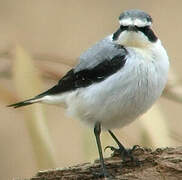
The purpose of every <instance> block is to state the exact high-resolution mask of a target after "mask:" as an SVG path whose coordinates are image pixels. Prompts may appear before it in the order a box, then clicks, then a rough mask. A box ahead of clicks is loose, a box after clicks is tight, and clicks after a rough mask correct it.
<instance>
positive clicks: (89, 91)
mask: <svg viewBox="0 0 182 180" xmlns="http://www.w3.org/2000/svg"><path fill="white" fill-rule="evenodd" d="M152 24H153V20H152V17H151V16H150V15H149V14H148V13H146V12H145V11H143V10H138V9H130V10H126V11H123V12H122V13H121V14H120V16H119V27H118V29H116V31H115V32H114V33H112V34H110V35H108V36H106V37H105V38H104V39H102V40H100V41H98V42H97V43H96V44H95V45H93V46H92V47H90V48H89V49H88V50H86V51H85V52H83V53H82V54H81V55H80V57H79V58H78V64H77V65H76V66H75V67H73V68H72V69H71V70H69V71H68V72H67V73H66V74H65V75H64V76H63V77H62V78H61V79H60V80H59V81H58V83H57V84H56V85H55V86H53V87H52V88H50V89H48V90H47V91H45V92H43V93H41V94H39V95H36V96H35V97H33V98H31V99H28V100H25V101H21V102H18V103H15V104H11V105H9V107H14V108H19V107H22V106H27V105H30V104H34V103H47V104H56V105H61V104H64V105H65V107H66V110H67V112H68V114H69V115H70V116H71V117H73V118H76V119H79V120H81V121H82V122H83V123H86V124H88V125H89V126H90V128H93V132H94V134H95V138H96V144H97V148H98V153H99V158H100V164H101V174H102V175H103V176H104V177H108V176H110V173H109V172H108V170H107V168H106V165H105V162H104V157H103V150H102V145H101V138H100V135H101V131H102V130H104V131H107V132H108V133H109V134H110V135H111V137H112V138H113V139H114V141H115V142H116V143H117V145H118V149H117V150H118V152H120V154H121V155H122V157H123V159H124V158H125V157H130V155H131V150H132V149H130V151H129V150H128V149H126V148H125V147H124V146H123V145H122V143H121V142H120V141H119V140H118V139H117V138H116V136H115V135H114V133H113V132H112V131H111V130H112V129H115V128H122V127H124V126H126V125H128V124H129V123H131V122H133V121H134V120H135V119H138V118H139V117H140V116H141V115H142V114H144V113H145V112H146V111H147V110H148V109H150V107H151V106H152V105H153V104H154V103H155V102H156V100H157V99H158V98H159V97H160V96H161V94H162V91H163V90H164V88H165V85H166V82H167V78H168V70H169V58H168V55H167V52H166V50H165V48H164V47H163V45H162V43H161V41H160V39H159V38H158V37H157V35H156V33H155V32H154V30H153V29H152ZM134 147H135V146H134ZM106 148H111V149H116V148H114V147H112V146H108V147H106ZM131 157H132V156H131Z"/></svg>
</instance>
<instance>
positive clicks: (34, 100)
mask: <svg viewBox="0 0 182 180" xmlns="http://www.w3.org/2000/svg"><path fill="white" fill-rule="evenodd" d="M39 101H40V99H37V98H36V97H35V98H32V99H28V100H25V101H21V102H18V103H15V104H10V105H8V106H7V107H14V108H19V107H22V106H27V105H30V104H33V103H36V102H39Z"/></svg>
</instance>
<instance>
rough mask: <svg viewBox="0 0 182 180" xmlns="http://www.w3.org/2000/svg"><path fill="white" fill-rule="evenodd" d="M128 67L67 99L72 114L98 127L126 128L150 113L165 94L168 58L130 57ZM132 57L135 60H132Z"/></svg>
mask: <svg viewBox="0 0 182 180" xmlns="http://www.w3.org/2000/svg"><path fill="white" fill-rule="evenodd" d="M129 59H130V60H128V61H127V62H126V64H125V66H124V67H123V68H122V69H121V70H120V71H118V72H117V73H115V74H113V75H112V76H110V77H109V78H107V79H106V80H104V81H103V82H100V83H97V84H93V85H91V86H89V87H87V88H81V89H78V90H76V91H75V92H72V93H70V94H69V96H68V97H67V98H66V104H67V106H68V113H69V114H70V115H71V116H73V117H76V118H79V119H81V120H82V121H84V122H85V123H88V124H90V125H91V126H94V124H95V122H101V124H102V126H103V127H104V128H106V129H111V128H119V127H122V126H124V125H126V124H128V123H130V122H132V121H133V120H135V119H136V118H137V117H138V116H140V115H141V114H143V113H144V112H146V111H147V110H148V109H149V108H150V107H151V106H152V104H153V103H154V102H155V101H156V100H157V99H158V97H159V96H160V95H161V93H162V91H163V89H164V86H165V83H166V81H167V72H168V61H155V62H152V61H151V62H147V63H146V61H142V60H141V59H137V58H135V60H134V61H135V62H133V59H134V58H129ZM131 60H132V61H131Z"/></svg>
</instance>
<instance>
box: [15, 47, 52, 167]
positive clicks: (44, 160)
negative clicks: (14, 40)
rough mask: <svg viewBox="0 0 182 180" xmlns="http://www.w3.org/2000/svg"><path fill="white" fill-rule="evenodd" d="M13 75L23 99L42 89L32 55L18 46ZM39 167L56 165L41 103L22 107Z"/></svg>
mask: <svg viewBox="0 0 182 180" xmlns="http://www.w3.org/2000/svg"><path fill="white" fill-rule="evenodd" d="M13 77H14V81H15V86H16V90H17V93H18V95H19V97H20V98H21V100H22V99H23V100H24V99H26V98H31V97H32V96H35V95H36V94H37V93H40V91H41V89H42V88H41V86H42V83H41V80H40V76H39V74H38V72H37V70H36V68H35V66H34V63H33V61H32V60H31V58H30V56H29V55H28V54H27V53H26V52H25V51H24V50H23V49H22V48H21V47H16V50H15V60H14V66H13ZM22 110H23V112H24V115H25V123H26V125H27V129H28V131H29V134H30V137H31V140H32V144H33V149H34V153H35V157H36V161H37V165H38V168H39V169H44V168H51V167H55V160H54V153H53V146H52V144H51V140H50V136H49V131H48V128H47V125H46V118H45V112H44V110H43V107H42V105H41V104H35V105H30V106H28V107H25V108H22Z"/></svg>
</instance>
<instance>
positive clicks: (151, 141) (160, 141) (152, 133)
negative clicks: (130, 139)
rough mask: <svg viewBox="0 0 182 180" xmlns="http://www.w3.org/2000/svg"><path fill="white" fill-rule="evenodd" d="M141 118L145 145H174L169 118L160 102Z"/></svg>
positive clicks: (142, 139) (142, 140)
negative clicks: (170, 134)
mask: <svg viewBox="0 0 182 180" xmlns="http://www.w3.org/2000/svg"><path fill="white" fill-rule="evenodd" d="M140 119H141V125H142V131H141V134H142V136H143V137H142V138H141V142H142V144H143V145H144V146H152V147H166V146H171V145H172V141H171V138H170V136H169V133H170V131H169V127H168V123H167V119H166V117H165V115H164V113H163V112H162V110H161V108H160V106H159V104H156V105H154V106H153V107H152V108H151V109H150V111H149V112H148V113H146V114H144V115H143V116H142V117H141V118H140Z"/></svg>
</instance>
